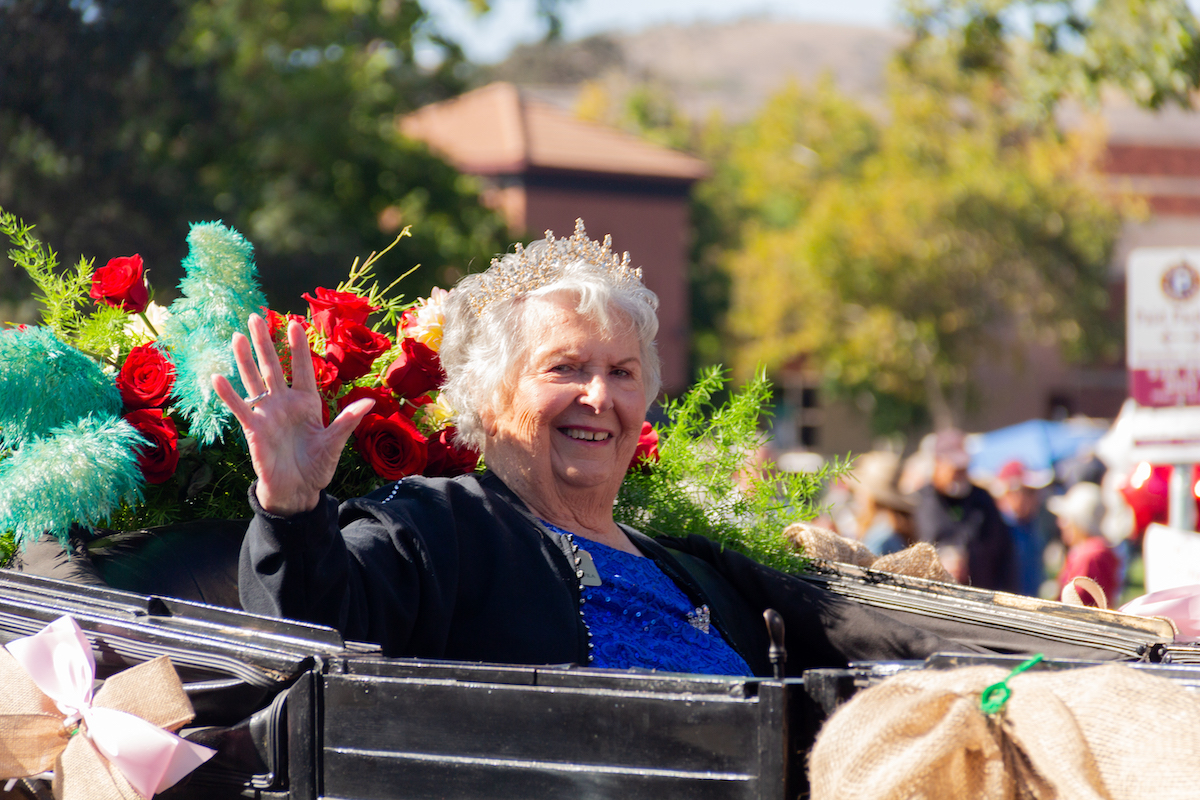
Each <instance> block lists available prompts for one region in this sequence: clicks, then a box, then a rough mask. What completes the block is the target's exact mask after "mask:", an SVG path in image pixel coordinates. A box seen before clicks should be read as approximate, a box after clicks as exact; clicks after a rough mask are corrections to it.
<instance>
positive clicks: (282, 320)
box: [263, 308, 308, 339]
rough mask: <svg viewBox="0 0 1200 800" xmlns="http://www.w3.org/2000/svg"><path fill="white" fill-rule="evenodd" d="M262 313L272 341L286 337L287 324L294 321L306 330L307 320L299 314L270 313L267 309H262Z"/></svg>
mask: <svg viewBox="0 0 1200 800" xmlns="http://www.w3.org/2000/svg"><path fill="white" fill-rule="evenodd" d="M263 313H264V314H265V315H266V318H267V330H268V331H270V333H271V338H272V339H279V338H282V337H283V336H286V335H287V326H288V323H289V322H291V321H293V320H295V321H296V322H299V323H300V324H301V325H303V326H304V329H305V330H308V320H306V319H305V318H304V317H302V316H300V315H299V314H280V313H279V312H278V311H272V310H271V309H269V308H264V309H263Z"/></svg>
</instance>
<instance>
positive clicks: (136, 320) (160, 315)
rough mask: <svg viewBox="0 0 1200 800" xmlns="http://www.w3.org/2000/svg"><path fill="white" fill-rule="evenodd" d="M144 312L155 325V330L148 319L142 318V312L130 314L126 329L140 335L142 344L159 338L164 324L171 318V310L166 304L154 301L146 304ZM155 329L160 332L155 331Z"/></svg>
mask: <svg viewBox="0 0 1200 800" xmlns="http://www.w3.org/2000/svg"><path fill="white" fill-rule="evenodd" d="M144 313H145V315H146V319H148V320H150V324H151V325H153V326H154V330H153V331H152V330H150V328H149V327H148V326H147V325H146V320H144V319H142V315H141V314H130V315H129V316H128V318H126V320H125V330H126V331H128V332H129V333H131V334H133V335H134V336H136V337H138V339H140V340H141V342H142V344H146V343H147V342H152V341H154V340H155V339H157V338H158V334H159V333H162V330H163V326H164V325H166V324H167V320H169V319H170V318H171V312H170V311H168V310H167V307H166V306H160V305H159V304H158V303H154V302H151V303H150V305H148V306H146V310H145V312H144ZM155 331H157V332H158V333H155Z"/></svg>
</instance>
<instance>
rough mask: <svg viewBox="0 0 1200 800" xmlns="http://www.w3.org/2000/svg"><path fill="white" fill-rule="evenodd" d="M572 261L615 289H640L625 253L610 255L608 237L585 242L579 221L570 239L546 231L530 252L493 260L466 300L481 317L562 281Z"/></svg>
mask: <svg viewBox="0 0 1200 800" xmlns="http://www.w3.org/2000/svg"><path fill="white" fill-rule="evenodd" d="M574 261H583V262H585V263H587V264H590V265H591V266H592V267H593V268H594V269H595V270H596V271H597V272H605V273H608V278H609V280H611V281H612V282H613V284H615V285H616V286H618V287H620V286H642V270H641V268H640V267H631V266H629V253H622V254H621V256H620V257H618V256H617V254H616V253H614V252H613V251H612V237H611V236H609V235H607V234H605V236H604V241H603V242H594V241H592V240H591V239H589V238H588V235H587V231H586V230H584V228H583V220H582V219H577V220H575V233H574V235H572V236H571V237H570V238H562V239H555V238H554V233H553V232H552V231H546V239H545V242H544V244H543V245H541V246H540V247H537V248H534V249H533V251H532V252H531V251H530V250H527V249H525V247H523V246H522V245H520V244H518V245H517V247H516V250H515V251H514V253H513V254H512V256H506V257H504V258H493V259H492V264H491V267H489V268H488V270H487V271H486V272H484V273H482V274H481V275H480V282H479V285H478V286H477V287H476V288H475V291H474V292H473V293H472V296H471V297H470V303H471V307H472V308H473V309H475V313H476V314H478V315H480V316H482V315H483V311H484V309H486V308H487V307H488V306H490V305H491V304H492V303H495V302H498V301H500V300H508V299H509V298H512V297H516V296H517V295H520V294H525V293H527V292H532V291H535V290H537V289H540V288H541V287H543V286H548V285H550V284H551V283H554V282H555V281H556V280H558V279H559V278H560V277H562V274H563V270H562V265H563V264H568V263H571V262H574Z"/></svg>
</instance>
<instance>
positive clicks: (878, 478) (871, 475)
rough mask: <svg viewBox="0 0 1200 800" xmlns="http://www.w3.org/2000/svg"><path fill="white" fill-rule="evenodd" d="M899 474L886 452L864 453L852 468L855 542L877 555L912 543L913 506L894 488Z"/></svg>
mask: <svg viewBox="0 0 1200 800" xmlns="http://www.w3.org/2000/svg"><path fill="white" fill-rule="evenodd" d="M899 472H900V457H899V456H897V455H896V454H895V453H889V452H887V451H886V450H876V451H873V452H870V453H866V454H864V455H862V456H860V457H859V459H858V461H857V463H855V465H854V478H855V480H856V481H857V483H855V484H853V493H854V504H855V506H857V514H856V517H857V519H858V530H859V540H860V541H861V542H862V543H863V544H864V545H866V546H867V547H868V548H869V549H870V550H871V552H872V553H874V554H875V555H877V556H886V555H887V554H889V553H897V552H899V551H901V550H903V549H904V548H906V547H908V546H909V545H910V544H912V543H913V542H914V541H916V536H915V534H914V532H913V525H912V513H913V509H914V508H915V506H914V505H913V502H912V500H910V499H909V498H908V497H905V496H904V495H902V494H901V493H900V491H899V490H898V489H897V488H896V478H897V476H898V474H899Z"/></svg>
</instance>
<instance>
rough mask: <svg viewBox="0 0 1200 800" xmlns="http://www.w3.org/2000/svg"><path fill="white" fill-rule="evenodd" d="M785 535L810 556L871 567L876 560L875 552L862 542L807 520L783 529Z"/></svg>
mask: <svg viewBox="0 0 1200 800" xmlns="http://www.w3.org/2000/svg"><path fill="white" fill-rule="evenodd" d="M783 535H784V536H786V537H788V538H789V539H791V540H792V541H793V542H795V543H796V544H798V545H800V546H801V547H803V548H804V555H806V556H808V557H809V558H819V559H821V560H822V561H837V562H840V563H842V564H853V565H855V566H856V567H869V566H871V563H872V562H873V561H874V560H875V554H874V553H872V552H871V550H870V548H868V547H867V546H866V545H864V544H862V543H861V542H857V541H855V540H854V539H847V538H846V537H845V536H842V535H840V534H838V533H835V532H834V531H831V530H829V529H828V528H821V527H819V526H817V525H809V524H808V523H807V522H795V523H792V524H791V525H789V526H787V527H786V528H784V529H783Z"/></svg>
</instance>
